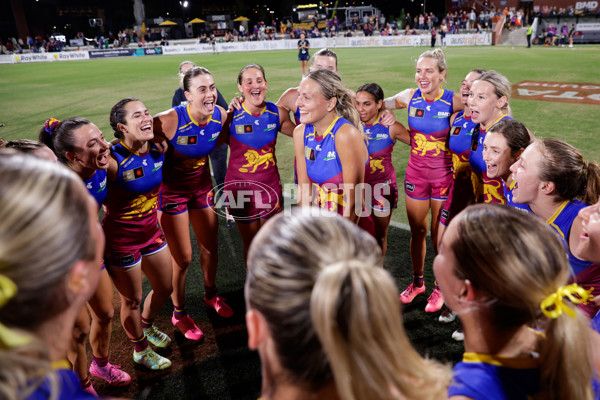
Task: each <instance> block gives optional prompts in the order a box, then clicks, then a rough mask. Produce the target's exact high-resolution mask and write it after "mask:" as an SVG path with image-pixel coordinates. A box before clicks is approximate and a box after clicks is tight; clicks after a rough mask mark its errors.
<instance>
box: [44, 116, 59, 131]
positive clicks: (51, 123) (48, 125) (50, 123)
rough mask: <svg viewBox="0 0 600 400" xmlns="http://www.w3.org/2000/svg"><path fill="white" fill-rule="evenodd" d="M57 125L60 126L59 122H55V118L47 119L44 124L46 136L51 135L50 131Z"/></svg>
mask: <svg viewBox="0 0 600 400" xmlns="http://www.w3.org/2000/svg"><path fill="white" fill-rule="evenodd" d="M58 124H60V121H59V120H57V119H56V118H49V119H48V120H47V121H46V123H45V124H44V129H45V130H46V132H48V134H50V135H52V130H53V129H54V127H56V125H58Z"/></svg>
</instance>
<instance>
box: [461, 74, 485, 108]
mask: <svg viewBox="0 0 600 400" xmlns="http://www.w3.org/2000/svg"><path fill="white" fill-rule="evenodd" d="M480 76H481V75H480V74H479V73H477V72H474V71H473V72H469V74H468V75H467V76H465V79H464V80H463V81H462V84H461V85H460V89H459V93H460V101H461V103H463V104H464V105H465V106H466V105H467V101H468V100H469V92H470V91H471V86H473V82H475V80H476V79H477V78H479V77H480Z"/></svg>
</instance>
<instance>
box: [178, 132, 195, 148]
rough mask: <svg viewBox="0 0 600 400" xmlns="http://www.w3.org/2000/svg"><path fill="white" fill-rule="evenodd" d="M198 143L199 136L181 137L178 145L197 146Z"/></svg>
mask: <svg viewBox="0 0 600 400" xmlns="http://www.w3.org/2000/svg"><path fill="white" fill-rule="evenodd" d="M197 143H198V135H192V136H179V137H178V138H177V144H180V145H182V146H189V145H195V144H197Z"/></svg>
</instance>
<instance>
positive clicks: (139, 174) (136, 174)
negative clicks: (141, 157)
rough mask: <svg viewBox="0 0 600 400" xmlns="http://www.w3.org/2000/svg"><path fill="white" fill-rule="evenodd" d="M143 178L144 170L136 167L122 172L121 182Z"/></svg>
mask: <svg viewBox="0 0 600 400" xmlns="http://www.w3.org/2000/svg"><path fill="white" fill-rule="evenodd" d="M143 177H144V168H143V167H137V168H134V169H130V170H128V171H123V180H124V181H125V182H129V181H133V180H135V179H140V178H143Z"/></svg>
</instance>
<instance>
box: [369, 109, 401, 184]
mask: <svg viewBox="0 0 600 400" xmlns="http://www.w3.org/2000/svg"><path fill="white" fill-rule="evenodd" d="M362 125H363V128H364V131H365V135H366V136H367V139H368V142H367V149H368V150H369V166H370V168H371V174H370V176H369V182H370V183H371V184H375V183H383V182H387V183H393V184H396V171H395V170H394V165H393V164H392V151H393V150H394V145H395V144H396V142H395V141H394V140H393V139H392V138H391V137H390V128H389V127H388V126H384V125H383V124H381V116H378V118H377V122H375V123H374V124H373V125H366V124H365V123H364V122H363V123H362Z"/></svg>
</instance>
